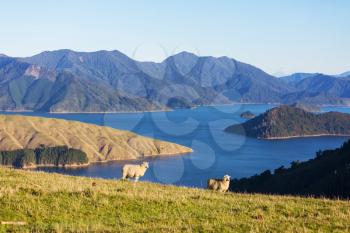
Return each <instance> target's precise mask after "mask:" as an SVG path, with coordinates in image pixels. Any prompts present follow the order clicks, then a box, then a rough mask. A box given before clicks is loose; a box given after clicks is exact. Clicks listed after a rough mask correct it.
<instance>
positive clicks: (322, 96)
mask: <svg viewBox="0 0 350 233" xmlns="http://www.w3.org/2000/svg"><path fill="white" fill-rule="evenodd" d="M237 102H238V103H249V102H250V103H252V102H253V103H293V102H305V103H312V104H318V105H321V104H337V105H348V104H350V78H348V76H347V75H345V74H344V75H342V76H329V75H323V74H302V75H301V74H300V75H295V77H293V76H289V77H282V78H276V77H274V76H272V75H269V74H267V73H266V72H264V71H263V70H261V69H259V68H257V67H254V66H252V65H249V64H246V63H242V62H239V61H237V60H235V59H232V58H228V57H218V58H216V57H211V56H203V57H200V56H196V55H194V54H192V53H188V52H181V53H179V54H176V55H173V56H170V57H168V58H167V59H165V60H164V61H163V62H160V63H155V62H140V61H135V60H134V59H132V58H130V57H128V56H126V55H124V54H123V53H121V52H119V51H97V52H75V51H72V50H57V51H46V52H42V53H40V54H37V55H35V56H32V57H26V58H15V57H8V56H5V55H3V56H0V110H6V111H43V112H119V111H152V110H168V109H173V108H190V107H195V106H200V105H212V104H228V103H237Z"/></svg>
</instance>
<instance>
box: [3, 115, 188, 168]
mask: <svg viewBox="0 0 350 233" xmlns="http://www.w3.org/2000/svg"><path fill="white" fill-rule="evenodd" d="M40 144H44V145H46V146H59V145H67V146H69V147H71V148H75V149H80V150H82V151H84V152H85V153H86V154H87V156H88V158H89V161H90V162H96V161H106V160H122V159H137V158H140V157H143V156H156V155H172V154H183V153H188V152H191V151H192V150H191V149H190V148H188V147H184V146H181V145H178V144H174V143H169V142H164V141H159V140H154V139H151V138H147V137H143V136H140V135H137V134H134V133H131V132H128V131H123V130H116V129H112V128H110V127H102V126H97V125H92V124H86V123H81V122H77V121H66V120H60V119H51V118H40V117H29V116H13V115H0V150H2V151H4V150H15V149H22V148H31V149H33V148H37V147H38V146H39V145H40Z"/></svg>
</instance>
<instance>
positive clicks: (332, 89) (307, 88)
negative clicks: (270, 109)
mask: <svg viewBox="0 0 350 233" xmlns="http://www.w3.org/2000/svg"><path fill="white" fill-rule="evenodd" d="M290 85H291V86H293V87H294V88H295V89H297V90H298V91H296V92H291V93H288V94H286V95H285V96H284V97H283V102H284V103H294V102H304V103H306V104H316V105H322V104H325V105H327V104H330V105H349V104H350V79H349V80H346V79H342V78H338V77H334V76H330V75H324V74H316V75H312V76H310V77H307V78H304V79H302V80H301V81H295V82H291V83H290Z"/></svg>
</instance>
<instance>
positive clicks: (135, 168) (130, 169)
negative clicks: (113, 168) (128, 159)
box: [122, 162, 149, 182]
mask: <svg viewBox="0 0 350 233" xmlns="http://www.w3.org/2000/svg"><path fill="white" fill-rule="evenodd" d="M148 167H149V164H148V162H143V163H142V164H140V165H135V164H125V165H124V166H123V167H122V174H123V176H122V179H123V180H125V179H128V178H135V181H136V182H137V181H138V180H139V179H140V177H142V176H143V175H145V173H146V171H147V168H148Z"/></svg>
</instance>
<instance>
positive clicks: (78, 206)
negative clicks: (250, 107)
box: [0, 168, 350, 232]
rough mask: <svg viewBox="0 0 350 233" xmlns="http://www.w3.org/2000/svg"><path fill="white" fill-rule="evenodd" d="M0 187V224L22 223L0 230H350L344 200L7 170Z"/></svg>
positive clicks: (1, 170) (1, 174)
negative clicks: (8, 222) (226, 192)
mask: <svg viewBox="0 0 350 233" xmlns="http://www.w3.org/2000/svg"><path fill="white" fill-rule="evenodd" d="M53 181H54V182H53ZM93 182H94V183H95V185H94V186H92V183H93ZM0 184H1V186H0V197H1V198H0V206H1V208H0V222H1V221H14V222H17V221H22V222H24V223H26V225H24V226H12V225H1V224H0V231H6V230H8V231H11V230H12V231H18V232H26V231H33V232H52V231H54V232H333V231H336V232H346V231H348V230H349V228H350V222H349V218H350V213H349V209H350V202H349V201H339V200H327V199H313V198H299V197H288V196H285V197H282V196H267V195H249V194H232V193H228V194H222V193H216V192H212V191H206V190H200V189H190V188H180V187H174V186H163V185H158V184H151V183H143V182H139V183H137V184H135V183H133V182H122V181H111V180H102V179H89V178H82V177H69V176H63V175H58V174H46V173H41V172H28V171H20V170H9V169H4V168H0Z"/></svg>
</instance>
